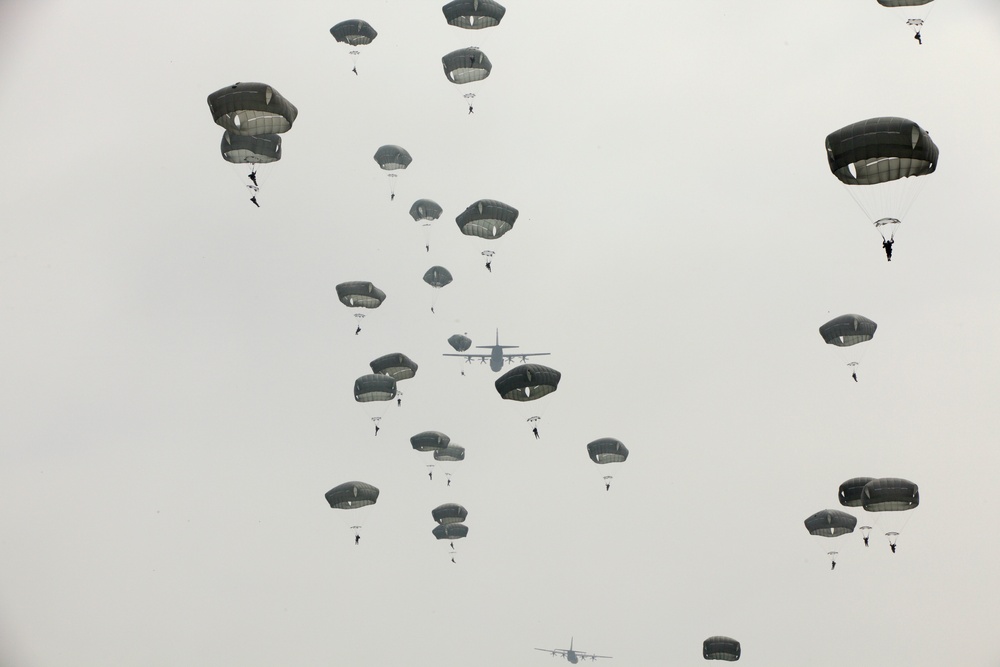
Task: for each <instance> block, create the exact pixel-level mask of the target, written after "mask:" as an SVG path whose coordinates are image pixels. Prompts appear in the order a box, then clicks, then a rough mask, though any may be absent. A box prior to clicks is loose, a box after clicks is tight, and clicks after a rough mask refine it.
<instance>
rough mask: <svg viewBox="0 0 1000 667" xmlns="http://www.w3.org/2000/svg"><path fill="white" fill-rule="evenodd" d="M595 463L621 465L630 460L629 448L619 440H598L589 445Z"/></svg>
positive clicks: (591, 458)
mask: <svg viewBox="0 0 1000 667" xmlns="http://www.w3.org/2000/svg"><path fill="white" fill-rule="evenodd" d="M587 454H589V455H590V460H591V461H593V462H594V463H602V464H603V463H621V462H622V461H624V460H625V459H627V458H628V448H627V447H626V446H625V445H624V443H622V441H621V440H618V439H617V438H598V439H597V440H594V441H593V442H591V443H589V444H588V445H587Z"/></svg>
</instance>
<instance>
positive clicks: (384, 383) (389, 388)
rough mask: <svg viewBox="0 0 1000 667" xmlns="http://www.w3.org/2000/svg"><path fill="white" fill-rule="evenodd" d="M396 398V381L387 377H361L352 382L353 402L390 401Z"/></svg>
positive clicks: (373, 375)
mask: <svg viewBox="0 0 1000 667" xmlns="http://www.w3.org/2000/svg"><path fill="white" fill-rule="evenodd" d="M395 397H396V381H395V380H394V379H393V378H392V377H390V376H388V375H375V374H372V375H362V376H361V377H359V378H358V379H357V380H355V381H354V400H355V401H357V402H358V403H371V402H372V401H391V400H392V399H394V398H395Z"/></svg>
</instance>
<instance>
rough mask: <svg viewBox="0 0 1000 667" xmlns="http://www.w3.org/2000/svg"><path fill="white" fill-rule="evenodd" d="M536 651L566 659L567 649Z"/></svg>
mask: <svg viewBox="0 0 1000 667" xmlns="http://www.w3.org/2000/svg"><path fill="white" fill-rule="evenodd" d="M535 650H536V651H545V652H546V653H551V654H552V655H558V656H559V657H562V658H565V657H566V649H561V648H536V649H535Z"/></svg>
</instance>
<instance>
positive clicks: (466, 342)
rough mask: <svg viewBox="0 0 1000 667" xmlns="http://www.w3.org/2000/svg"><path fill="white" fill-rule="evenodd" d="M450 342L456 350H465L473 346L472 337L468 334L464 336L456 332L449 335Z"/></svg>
mask: <svg viewBox="0 0 1000 667" xmlns="http://www.w3.org/2000/svg"><path fill="white" fill-rule="evenodd" d="M448 344H449V345H451V347H452V349H453V350H455V351H456V352H465V351H466V350H468V349H469V348H470V347H472V339H471V338H469V337H468V336H463V335H462V334H455V335H453V336H449V337H448Z"/></svg>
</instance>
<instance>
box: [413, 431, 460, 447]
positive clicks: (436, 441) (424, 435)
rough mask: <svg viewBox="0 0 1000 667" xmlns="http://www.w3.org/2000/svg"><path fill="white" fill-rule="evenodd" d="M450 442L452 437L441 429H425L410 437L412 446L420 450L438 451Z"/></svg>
mask: <svg viewBox="0 0 1000 667" xmlns="http://www.w3.org/2000/svg"><path fill="white" fill-rule="evenodd" d="M449 442H451V438H449V437H448V436H447V435H445V434H444V433H441V432H440V431H423V432H421V433H417V434H416V435H414V436H411V437H410V446H411V447H413V448H414V449H415V450H417V451H418V452H431V451H433V452H438V451H440V450H442V449H444V448H445V447H447V446H448V443H449Z"/></svg>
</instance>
